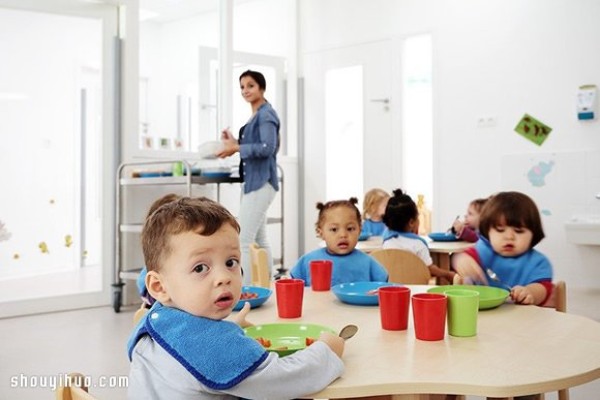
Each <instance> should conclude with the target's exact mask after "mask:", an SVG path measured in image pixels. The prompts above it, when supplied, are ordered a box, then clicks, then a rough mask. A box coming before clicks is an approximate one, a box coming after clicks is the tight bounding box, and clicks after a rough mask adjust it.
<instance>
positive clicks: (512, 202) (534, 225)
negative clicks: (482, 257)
mask: <svg viewBox="0 0 600 400" xmlns="http://www.w3.org/2000/svg"><path fill="white" fill-rule="evenodd" d="M500 224H506V225H508V226H514V227H515V228H527V229H529V230H530V231H531V232H532V233H533V237H532V238H531V246H530V248H533V247H534V246H535V245H536V244H538V243H539V242H540V241H541V240H542V239H543V238H544V236H545V235H544V229H543V228H542V220H541V218H540V212H539V211H538V208H537V206H536V205H535V202H534V201H533V200H532V199H531V198H530V197H529V196H527V195H526V194H523V193H520V192H499V193H497V194H495V195H493V196H491V197H490V199H489V200H488V201H487V202H486V203H485V205H484V206H483V208H482V209H481V215H480V217H479V232H480V234H481V236H483V237H484V238H486V239H488V240H489V239H490V237H489V232H490V229H491V228H494V227H497V226H500Z"/></svg>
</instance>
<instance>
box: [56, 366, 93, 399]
mask: <svg viewBox="0 0 600 400" xmlns="http://www.w3.org/2000/svg"><path fill="white" fill-rule="evenodd" d="M68 376H69V380H70V382H69V383H68V384H67V385H65V386H59V387H57V388H56V400H97V397H94V396H92V395H91V394H89V393H88V388H87V387H85V385H84V383H85V377H84V376H83V375H82V374H80V373H78V372H74V373H71V374H69V375H68Z"/></svg>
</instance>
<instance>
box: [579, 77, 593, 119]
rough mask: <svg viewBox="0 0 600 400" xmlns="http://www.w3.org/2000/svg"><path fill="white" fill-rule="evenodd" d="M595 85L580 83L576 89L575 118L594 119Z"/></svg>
mask: <svg viewBox="0 0 600 400" xmlns="http://www.w3.org/2000/svg"><path fill="white" fill-rule="evenodd" d="M596 92H597V87H596V85H582V86H579V89H578V90H577V119H579V120H590V119H596V113H595V109H596V103H597V101H596V97H597V96H596Z"/></svg>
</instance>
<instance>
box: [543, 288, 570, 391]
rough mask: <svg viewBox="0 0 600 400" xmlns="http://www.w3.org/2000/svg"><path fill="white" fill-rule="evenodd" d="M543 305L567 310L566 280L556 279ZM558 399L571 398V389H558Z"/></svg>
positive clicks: (561, 310) (557, 309)
mask: <svg viewBox="0 0 600 400" xmlns="http://www.w3.org/2000/svg"><path fill="white" fill-rule="evenodd" d="M542 306H543V307H551V308H554V309H555V310H556V311H560V312H567V284H566V283H565V281H556V282H555V283H554V288H553V290H552V294H550V298H549V299H548V301H546V302H545V303H544V304H543V305H542ZM558 400H569V389H561V390H559V391H558Z"/></svg>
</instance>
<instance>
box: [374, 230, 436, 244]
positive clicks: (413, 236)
mask: <svg viewBox="0 0 600 400" xmlns="http://www.w3.org/2000/svg"><path fill="white" fill-rule="evenodd" d="M398 236H404V237H406V238H409V239H417V240H420V241H421V242H423V244H424V245H425V247H427V248H429V246H428V245H427V241H426V240H425V239H423V238H422V237H421V236H419V235H417V234H414V233H412V232H398V231H393V230H391V229H388V230H386V231H385V232H384V233H383V241H384V242H385V241H386V240H389V239H392V238H395V237H398Z"/></svg>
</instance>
